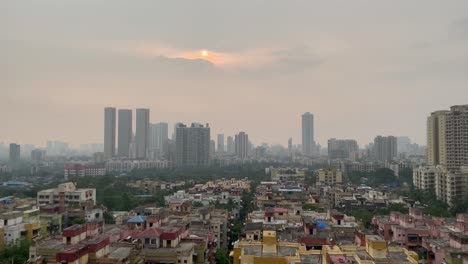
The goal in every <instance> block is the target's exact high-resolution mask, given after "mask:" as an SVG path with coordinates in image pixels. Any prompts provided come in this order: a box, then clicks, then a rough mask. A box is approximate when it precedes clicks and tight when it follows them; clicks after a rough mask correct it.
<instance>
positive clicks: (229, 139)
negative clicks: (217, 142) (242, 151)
mask: <svg viewBox="0 0 468 264" xmlns="http://www.w3.org/2000/svg"><path fill="white" fill-rule="evenodd" d="M226 152H227V153H228V154H235V153H236V147H235V144H234V138H233V137H231V136H228V137H227V145H226Z"/></svg>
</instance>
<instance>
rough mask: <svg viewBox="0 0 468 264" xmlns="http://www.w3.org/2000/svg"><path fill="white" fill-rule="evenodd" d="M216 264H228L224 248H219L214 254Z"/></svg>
mask: <svg viewBox="0 0 468 264" xmlns="http://www.w3.org/2000/svg"><path fill="white" fill-rule="evenodd" d="M215 259H216V264H229V258H228V255H227V252H226V250H224V249H222V248H219V249H218V250H216V254H215Z"/></svg>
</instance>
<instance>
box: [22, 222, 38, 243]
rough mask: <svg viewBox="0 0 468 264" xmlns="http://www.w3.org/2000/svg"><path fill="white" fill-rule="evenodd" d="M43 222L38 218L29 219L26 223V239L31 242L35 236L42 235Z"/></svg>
mask: <svg viewBox="0 0 468 264" xmlns="http://www.w3.org/2000/svg"><path fill="white" fill-rule="evenodd" d="M40 230H41V224H40V222H39V221H38V220H28V221H26V222H25V223H24V232H25V234H26V239H27V240H28V241H29V242H31V241H32V240H33V239H34V238H36V237H38V236H40Z"/></svg>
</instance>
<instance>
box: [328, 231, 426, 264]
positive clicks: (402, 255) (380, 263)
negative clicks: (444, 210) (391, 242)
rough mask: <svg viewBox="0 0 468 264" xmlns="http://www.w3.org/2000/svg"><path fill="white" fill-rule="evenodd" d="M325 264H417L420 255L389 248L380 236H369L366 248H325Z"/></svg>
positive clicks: (404, 249)
mask: <svg viewBox="0 0 468 264" xmlns="http://www.w3.org/2000/svg"><path fill="white" fill-rule="evenodd" d="M322 255H323V262H322V263H323V264H335V263H358V264H417V263H418V254H417V253H416V252H414V251H409V250H407V249H406V248H403V247H389V246H388V245H387V242H386V241H385V240H383V239H382V238H381V237H379V236H375V235H367V236H366V245H365V246H324V247H323V248H322Z"/></svg>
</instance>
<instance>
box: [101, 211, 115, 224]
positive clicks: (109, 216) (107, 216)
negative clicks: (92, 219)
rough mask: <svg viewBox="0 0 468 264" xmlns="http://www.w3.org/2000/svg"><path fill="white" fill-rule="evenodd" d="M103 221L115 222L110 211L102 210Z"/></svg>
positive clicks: (107, 222)
mask: <svg viewBox="0 0 468 264" xmlns="http://www.w3.org/2000/svg"><path fill="white" fill-rule="evenodd" d="M104 223H106V224H115V220H114V216H113V215H112V213H110V212H108V211H105V212H104Z"/></svg>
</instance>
